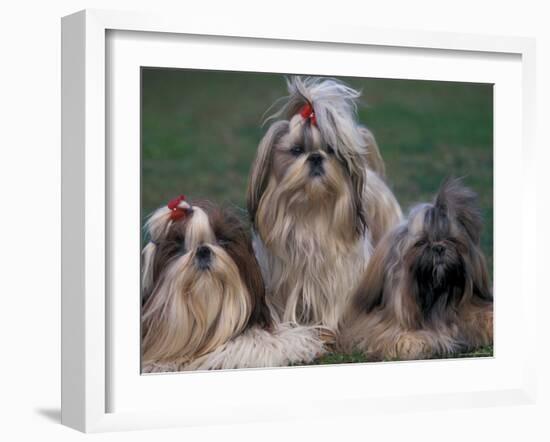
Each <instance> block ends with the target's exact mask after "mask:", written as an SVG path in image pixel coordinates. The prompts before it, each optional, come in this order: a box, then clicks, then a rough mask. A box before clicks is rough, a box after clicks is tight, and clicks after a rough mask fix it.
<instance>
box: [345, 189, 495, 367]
mask: <svg viewBox="0 0 550 442" xmlns="http://www.w3.org/2000/svg"><path fill="white" fill-rule="evenodd" d="M481 225H482V219H481V214H480V210H479V209H478V207H477V205H476V195H475V194H474V193H473V192H472V191H471V190H470V189H468V188H466V187H464V186H463V185H462V183H461V181H459V180H447V181H446V182H445V183H444V184H443V185H442V187H441V189H440V190H439V193H438V194H437V196H436V198H435V200H434V202H433V203H431V204H420V205H418V206H416V207H414V208H413V209H412V211H411V213H410V215H409V217H408V220H407V221H405V222H404V223H402V224H401V225H399V226H398V227H396V228H395V229H393V230H392V231H391V232H389V233H388V234H387V235H386V236H385V237H384V238H383V239H382V240H381V241H380V243H379V244H378V246H377V247H376V249H375V251H374V254H373V257H372V258H371V261H370V263H369V266H368V269H367V271H366V273H365V276H364V278H363V280H362V282H361V284H360V288H359V289H358V291H357V292H356V294H355V295H354V298H353V300H352V302H351V304H350V308H349V310H348V312H347V314H346V315H345V318H344V320H343V322H344V323H345V324H344V326H343V327H342V328H343V330H344V332H343V333H342V335H341V336H340V340H341V344H342V347H343V348H344V349H348V350H349V349H352V348H357V349H360V350H362V351H364V352H366V354H367V356H368V357H369V358H370V359H371V360H381V359H385V360H386V359H423V358H429V357H433V356H437V355H441V356H443V355H451V354H453V353H456V352H459V351H466V350H471V349H474V348H476V347H479V346H483V345H488V344H490V343H492V340H493V297H492V291H491V286H490V280H489V279H490V278H489V273H488V270H487V265H486V263H485V258H484V255H483V253H482V251H481V248H480V234H481Z"/></svg>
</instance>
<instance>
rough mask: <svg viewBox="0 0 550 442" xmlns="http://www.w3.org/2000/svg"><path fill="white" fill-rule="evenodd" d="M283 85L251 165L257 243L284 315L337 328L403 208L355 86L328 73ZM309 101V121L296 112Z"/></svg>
mask: <svg viewBox="0 0 550 442" xmlns="http://www.w3.org/2000/svg"><path fill="white" fill-rule="evenodd" d="M288 87H289V92H290V96H289V97H288V98H287V101H286V102H285V104H284V105H283V107H282V109H281V110H280V111H279V112H278V113H276V114H275V116H274V117H272V119H274V120H275V121H274V122H273V123H272V124H271V126H270V127H269V129H268V130H267V133H266V134H265V136H264V137H263V139H262V140H261V142H260V145H259V147H258V151H257V155H256V159H255V161H254V164H253V166H252V170H251V173H250V179H249V184H248V210H249V214H250V216H251V220H252V223H253V228H254V233H255V238H254V249H255V252H256V256H257V257H258V260H259V262H260V265H261V267H262V272H263V274H264V279H265V281H266V285H267V290H268V296H269V299H271V300H272V301H273V304H274V305H275V307H276V309H277V311H278V312H279V314H280V315H281V316H282V318H283V320H285V321H295V322H297V323H301V324H322V325H323V326H326V327H329V328H331V329H332V330H333V331H334V332H336V331H337V327H338V323H339V320H340V318H341V315H342V314H343V312H344V308H345V307H346V305H347V303H348V300H349V296H350V294H351V293H352V292H353V290H354V289H355V287H356V285H357V282H358V281H359V278H360V276H361V275H362V274H363V271H364V269H365V268H366V265H367V263H368V260H369V258H370V255H371V252H372V247H373V245H375V244H376V243H377V242H378V240H379V239H380V237H381V236H382V235H383V234H384V233H385V232H386V231H387V230H388V229H390V228H391V227H393V226H394V225H395V224H396V223H397V222H398V221H399V220H400V218H401V210H400V208H399V205H398V203H397V201H396V199H395V197H394V196H393V194H392V192H391V191H390V189H389V188H388V187H387V185H386V184H385V182H384V179H383V175H384V163H383V161H382V158H381V157H380V153H379V150H378V146H377V145H376V142H375V140H374V137H373V136H372V134H371V133H370V132H369V131H368V130H367V129H366V128H365V127H363V126H361V125H359V124H358V123H357V119H356V100H357V99H358V97H359V95H360V94H359V93H358V92H357V91H355V90H353V89H351V88H350V87H348V86H346V85H345V84H343V83H341V82H339V81H337V80H334V79H326V78H315V77H308V78H300V77H294V78H292V79H290V80H289V82H288ZM305 105H308V106H311V108H312V110H313V112H314V115H315V121H314V120H312V119H311V118H305V117H304V116H302V114H301V112H302V111H301V109H303V107H304V106H305Z"/></svg>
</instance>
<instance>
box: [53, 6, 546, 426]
mask: <svg viewBox="0 0 550 442" xmlns="http://www.w3.org/2000/svg"><path fill="white" fill-rule="evenodd" d="M62 54H63V60H62V74H63V77H62V78H63V81H62V122H63V128H62V142H63V149H62V152H63V156H62V173H63V181H62V182H63V184H62V220H63V230H62V255H63V256H62V269H63V272H62V290H63V293H62V321H63V322H62V352H63V354H62V422H63V423H64V424H66V425H68V426H70V427H73V428H76V429H79V430H81V431H85V432H92V431H110V430H120V429H139V428H155V427H167V426H190V425H195V426H196V425H208V424H215V423H233V422H257V421H263V420H264V421H265V420H273V419H286V418H307V417H322V416H338V415H361V414H369V413H371V412H373V411H374V410H380V409H383V410H386V411H388V412H392V411H397V410H401V411H403V410H405V411H407V410H411V411H412V410H415V409H417V408H420V407H422V408H424V409H425V408H433V409H437V408H441V407H446V408H460V407H469V406H490V405H498V404H502V403H516V404H520V403H530V402H532V401H533V400H534V399H533V398H534V393H535V387H534V385H535V376H534V367H533V364H534V362H533V359H530V354H531V352H532V351H534V349H533V348H532V344H530V343H532V342H534V340H533V339H532V336H533V335H534V330H535V325H534V316H535V312H536V303H535V293H536V291H535V289H534V287H533V285H534V277H533V275H531V273H533V269H532V268H531V266H529V265H528V254H527V251H528V250H530V249H531V248H534V247H535V242H536V241H535V236H534V235H535V229H534V228H533V223H534V216H533V212H532V210H533V209H532V207H534V204H531V201H530V198H532V196H530V195H529V194H528V192H527V191H526V189H527V188H528V184H529V182H530V180H531V179H533V177H530V176H529V174H527V173H525V171H526V170H528V167H529V164H530V161H532V155H531V153H532V149H533V146H532V139H531V134H532V128H531V125H532V121H533V113H534V102H533V99H534V95H535V89H534V42H533V41H532V40H529V39H522V38H507V37H506V38H505V37H503V38H493V37H488V36H474V35H455V34H443V33H441V34H428V33H424V32H400V33H392V32H389V31H380V30H372V29H353V28H344V27H338V26H336V27H332V28H331V29H330V30H327V29H325V30H311V29H308V30H305V29H299V30H296V29H292V28H291V26H289V27H288V28H285V27H284V26H283V27H282V28H281V27H280V26H279V27H277V28H275V27H272V28H269V27H265V26H262V27H261V29H260V28H256V27H255V25H254V24H252V23H245V22H244V20H243V22H242V23H231V24H228V23H226V24H223V25H221V26H220V24H218V23H209V22H208V21H201V20H196V19H191V18H187V19H186V20H183V21H182V20H179V19H178V20H172V19H171V18H170V17H158V16H152V15H142V14H131V13H121V12H116V13H115V12H109V11H95V10H94V11H82V12H79V13H76V14H73V15H70V16H68V17H65V18H63V21H62ZM518 174H519V175H520V176H521V177H522V180H523V182H524V183H525V185H524V186H518V185H517V181H515V180H511V179H510V177H511V176H517V175H518ZM510 201H514V204H510ZM518 207H520V208H521V210H518ZM511 230H513V231H515V232H517V236H516V237H517V240H516V241H512V242H511V241H510V240H509V232H510V231H511ZM520 345H521V347H522V348H524V349H525V351H524V352H522V354H521V355H518V353H517V351H516V350H515V349H517V348H518V347H519V346H520ZM411 378H414V379H416V380H417V381H416V382H415V383H410V382H408V380H409V379H411ZM297 391H299V392H300V394H299V395H298V394H296V393H295V392H297ZM259 392H261V394H260V393H259ZM182 396H185V401H182V400H181V398H182ZM289 398H291V399H289Z"/></svg>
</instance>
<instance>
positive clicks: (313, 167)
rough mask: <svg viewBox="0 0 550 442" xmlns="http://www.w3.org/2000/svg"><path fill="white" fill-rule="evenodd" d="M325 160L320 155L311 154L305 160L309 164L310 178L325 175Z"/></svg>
mask: <svg viewBox="0 0 550 442" xmlns="http://www.w3.org/2000/svg"><path fill="white" fill-rule="evenodd" d="M324 160H325V158H324V157H323V155H321V154H320V153H312V154H310V155H309V157H308V158H307V162H308V163H309V175H310V176H312V177H319V176H323V175H324V174H325V168H324V166H323V162H324Z"/></svg>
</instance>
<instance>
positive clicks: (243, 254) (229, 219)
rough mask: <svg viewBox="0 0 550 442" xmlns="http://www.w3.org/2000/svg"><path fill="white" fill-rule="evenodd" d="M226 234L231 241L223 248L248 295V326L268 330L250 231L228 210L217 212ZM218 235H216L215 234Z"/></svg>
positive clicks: (269, 325) (268, 318) (263, 289)
mask: <svg viewBox="0 0 550 442" xmlns="http://www.w3.org/2000/svg"><path fill="white" fill-rule="evenodd" d="M219 214H220V215H221V218H222V219H223V225H224V229H225V230H226V232H230V236H231V238H232V240H231V241H230V242H228V244H227V245H226V246H225V250H226V252H227V253H228V254H229V256H230V257H231V259H232V260H233V262H234V263H235V264H236V266H237V268H238V269H239V274H240V276H241V280H242V281H243V282H244V284H245V285H246V288H247V290H248V293H249V294H250V301H251V306H252V309H251V313H250V318H249V319H248V325H259V326H260V327H263V328H266V329H267V328H270V327H271V325H272V318H271V313H270V311H269V308H268V306H267V303H266V299H265V285H264V280H263V277H262V271H261V269H260V265H259V264H258V261H257V260H256V256H255V255H254V249H253V248H252V239H251V237H250V231H249V229H248V228H246V227H245V225H244V223H243V222H242V221H241V220H240V218H239V217H238V216H237V215H236V214H235V213H233V212H232V211H231V210H229V209H223V210H222V211H219ZM217 235H218V234H217Z"/></svg>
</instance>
